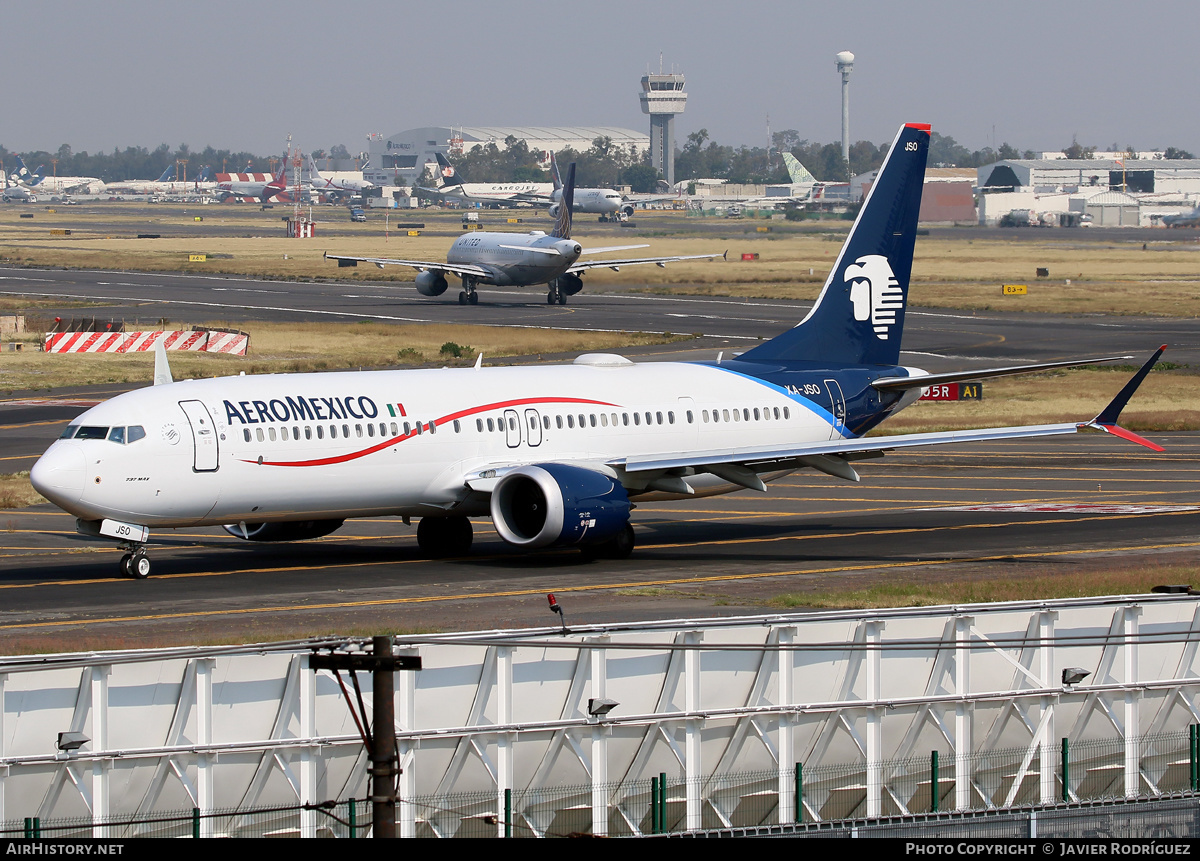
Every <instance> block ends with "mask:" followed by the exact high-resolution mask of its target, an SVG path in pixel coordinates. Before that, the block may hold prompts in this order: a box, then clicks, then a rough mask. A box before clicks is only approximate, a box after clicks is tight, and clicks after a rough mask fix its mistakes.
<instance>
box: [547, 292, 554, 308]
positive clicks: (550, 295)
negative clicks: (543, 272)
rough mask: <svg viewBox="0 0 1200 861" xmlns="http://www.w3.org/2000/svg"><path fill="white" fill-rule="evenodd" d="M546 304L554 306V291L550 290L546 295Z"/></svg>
mask: <svg viewBox="0 0 1200 861" xmlns="http://www.w3.org/2000/svg"><path fill="white" fill-rule="evenodd" d="M546 304H547V305H553V304H554V291H553V290H551V291H550V292H549V293H547V294H546Z"/></svg>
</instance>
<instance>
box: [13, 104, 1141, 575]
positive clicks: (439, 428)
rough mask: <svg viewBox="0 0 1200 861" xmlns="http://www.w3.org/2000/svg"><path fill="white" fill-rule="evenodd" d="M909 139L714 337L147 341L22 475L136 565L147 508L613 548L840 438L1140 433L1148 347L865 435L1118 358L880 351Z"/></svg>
mask: <svg viewBox="0 0 1200 861" xmlns="http://www.w3.org/2000/svg"><path fill="white" fill-rule="evenodd" d="M928 146H929V127H928V126H925V125H917V124H910V125H906V126H904V127H903V128H901V130H900V132H899V134H898V135H897V137H896V140H895V142H894V143H893V144H892V148H891V150H890V151H889V153H888V156H887V158H886V159H885V161H884V164H883V167H882V168H881V169H880V171H879V175H878V177H877V179H876V182H875V183H874V185H873V186H872V188H871V190H870V193H869V195H868V197H867V200H866V202H865V203H864V205H863V207H862V209H861V210H860V212H859V215H858V218H857V220H856V221H855V223H854V226H853V227H852V228H851V230H850V234H849V236H848V237H847V239H846V242H845V244H844V245H843V247H842V250H841V252H840V254H839V255H838V259H837V261H836V263H835V264H834V267H833V270H832V271H831V272H830V274H829V277H828V279H827V280H826V282H825V286H824V288H823V289H822V291H821V294H820V296H819V297H818V299H817V302H816V304H815V305H814V306H813V308H812V310H811V311H810V312H809V314H808V316H807V317H805V319H804V320H802V321H801V322H800V323H799V324H798V325H796V326H795V327H794V328H792V329H790V330H788V331H786V332H784V333H783V334H781V335H779V336H777V337H775V338H773V339H771V340H769V341H766V342H764V343H762V344H759V345H758V346H756V347H754V348H753V349H751V350H749V351H748V352H746V353H744V354H742V355H740V356H738V357H736V358H735V359H732V360H726V361H722V360H720V359H719V360H718V361H716V362H686V363H675V362H647V363H634V362H631V361H629V360H628V359H625V358H622V357H620V356H612V355H603V354H589V355H584V356H580V357H579V358H578V359H576V360H575V361H574V362H573V363H572V364H569V365H544V366H533V367H509V368H501V367H496V368H484V367H475V368H458V369H452V368H443V369H438V370H415V371H368V372H342V373H324V374H277V375H267V376H237V377H226V378H218V379H207V380H189V381H185V382H179V383H175V382H172V381H171V375H170V370H169V368H167V366H166V353H165V352H163V351H161V350H160V351H159V352H158V354H157V356H156V368H155V382H156V385H154V386H151V387H149V388H145V389H139V390H136V391H132V392H129V393H126V394H123V395H120V396H118V397H116V398H113V399H112V400H110V401H107V402H105V403H103V404H100V405H99V406H96V407H93V408H92V409H90V410H88V411H87V412H85V413H84V414H83V415H81V416H80V417H79V418H78V419H76V420H75V421H73V422H72V423H71V424H70V425H69V426H68V428H67V430H66V432H65V433H64V434H63V437H62V439H60V440H58V441H57V442H55V443H54V444H53V445H51V446H50V448H49V449H48V450H47V451H46V453H45V454H44V455H43V456H42V458H41V459H40V460H39V461H38V462H37V464H36V465H35V466H34V468H33V470H32V472H31V475H30V478H31V480H32V482H33V485H34V487H35V488H36V489H37V490H38V492H39V493H41V494H42V495H43V496H45V497H46V498H47V499H49V500H51V501H52V502H54V503H55V504H57V505H59V506H60V507H62V508H63V509H65V510H66V511H69V512H70V513H71V514H73V515H75V516H76V518H78V520H77V524H78V528H79V530H80V531H81V532H83V533H84V534H86V535H89V536H93V537H96V538H101V539H108V540H116V541H118V542H120V543H121V546H123V547H125V548H126V549H127V551H128V552H127V553H126V554H125V556H124V557H123V559H122V562H121V570H122V572H123V573H125V574H127V575H131V576H134V577H145V576H147V575H148V574H149V572H150V560H149V557H148V555H147V549H146V548H147V543H148V541H149V531H150V530H151V529H157V528H172V527H202V526H222V527H223V528H224V529H225V530H226V531H227V532H229V533H230V534H231V535H234V536H236V537H238V538H241V539H244V540H247V541H286V540H303V539H308V538H317V537H320V536H323V535H328V534H330V533H331V532H334V531H335V530H337V529H338V528H340V527H341V526H342V524H343V523H344V522H345V521H346V520H347V519H349V518H355V517H384V516H395V517H398V518H403V519H404V520H405V522H407V521H409V520H410V519H412V518H417V519H419V523H418V526H417V541H418V543H419V545H420V547H421V549H422V550H423V551H425V552H426V553H428V554H429V555H432V556H448V555H459V554H465V553H468V552H470V548H471V544H472V535H473V527H472V525H471V520H472V518H481V517H482V518H490V519H491V521H492V523H493V524H494V526H495V528H496V531H497V533H498V534H499V535H500V538H501V539H502V540H503V541H505V542H507V543H508V544H509V545H511V546H513V547H515V548H517V549H520V550H525V551H533V550H538V549H540V548H546V547H565V546H574V547H578V548H579V549H580V550H582V551H583V552H584V553H585V554H588V555H591V556H605V557H612V558H620V557H624V556H627V555H629V554H630V553H631V552H632V551H633V548H634V543H635V535H634V529H633V526H632V524H631V522H630V513H631V511H632V509H633V507H634V504H635V503H637V502H640V501H643V500H660V499H677V500H686V499H694V498H697V497H703V496H710V495H714V494H721V493H729V492H731V491H738V490H743V489H749V490H755V491H760V492H762V491H765V490H766V489H767V484H768V483H769V482H771V481H772V480H774V479H776V478H778V477H780V476H783V475H787V474H788V473H790V472H794V471H796V470H800V469H814V470H817V471H819V472H822V473H824V474H826V475H828V476H830V477H831V478H832V479H837V480H844V481H857V480H858V479H859V475H858V472H857V466H856V464H857V463H858V461H860V460H862V459H864V458H873V457H878V456H880V455H882V454H885V453H889V452H896V451H900V450H902V449H905V448H910V447H916V446H926V445H936V444H953V443H959V442H969V441H987V440H1000V439H1021V438H1031V437H1042V436H1054V435H1069V434H1074V433H1080V432H1099V433H1108V434H1111V435H1113V436H1115V437H1117V438H1120V439H1123V440H1126V441H1130V442H1134V443H1138V444H1141V445H1144V446H1147V447H1149V448H1152V449H1154V450H1157V451H1161V449H1160V448H1159V447H1158V446H1157V445H1155V444H1154V443H1152V442H1149V441H1148V440H1145V439H1142V438H1141V437H1140V436H1138V435H1137V434H1134V433H1132V432H1130V431H1128V430H1126V429H1124V428H1122V427H1120V425H1119V424H1118V419H1119V416H1120V413H1121V410H1122V409H1123V408H1124V407H1125V405H1126V404H1127V403H1128V402H1129V399H1130V398H1131V397H1133V395H1134V392H1135V391H1136V390H1137V388H1138V386H1139V385H1140V384H1141V382H1142V380H1143V379H1144V378H1145V377H1146V375H1147V374H1148V373H1149V372H1150V369H1151V368H1152V367H1153V365H1154V363H1155V361H1156V360H1157V358H1158V356H1159V355H1161V353H1162V348H1160V349H1159V350H1158V351H1157V352H1156V353H1154V355H1153V356H1151V357H1150V358H1149V359H1148V360H1147V361H1146V362H1145V364H1143V365H1142V367H1141V369H1140V370H1139V371H1138V372H1137V373H1136V374H1134V375H1133V377H1132V379H1130V380H1129V382H1128V383H1126V385H1125V386H1124V388H1122V389H1121V391H1120V392H1118V393H1117V394H1116V395H1115V397H1114V398H1113V399H1112V401H1111V402H1110V403H1109V404H1108V405H1107V406H1106V407H1105V408H1104V409H1103V410H1101V411H1100V412H1099V413H1098V414H1097V415H1096V416H1094V417H1093V418H1091V419H1088V420H1085V421H1078V422H1067V423H1061V424H1049V425H1032V426H1020V427H1006V428H989V429H983V430H975V431H959V432H953V433H918V434H903V435H899V436H870V437H868V436H867V433H868V431H870V430H872V429H873V428H875V427H877V426H878V425H880V424H881V423H882V422H884V421H886V420H887V419H888V418H889V417H890V416H892V415H894V414H895V413H897V412H898V411H900V410H902V409H903V408H904V407H906V406H908V405H909V404H911V403H913V402H914V401H916V400H917V399H918V398H919V397H920V395H921V391H922V389H924V388H927V387H931V386H939V385H948V384H950V383H962V382H966V381H969V380H978V379H984V378H989V377H998V376H1004V375H1008V374H1016V373H1022V372H1027V371H1040V370H1045V369H1048V368H1056V367H1070V366H1072V365H1080V364H1090V363H1093V362H1097V361H1107V360H1110V359H1116V358H1128V357H1123V356H1122V357H1105V358H1101V359H1097V358H1088V359H1081V360H1075V361H1062V362H1052V363H1046V364H1041V365H1033V366H1024V367H1001V368H991V369H987V370H973V371H956V372H949V373H939V374H928V373H926V372H924V371H922V370H920V369H918V368H911V367H906V366H903V365H901V364H899V360H900V340H901V335H902V333H903V329H904V315H905V305H906V301H907V295H908V284H909V274H910V271H911V268H912V255H913V247H914V243H915V239H916V226H917V213H918V211H919V209H920V202H921V187H922V182H923V179H924V172H925V163H926V158H927V153H928ZM564 209H565V211H566V212H567V213H568V217H569V211H570V210H569V208H565V207H564ZM556 241H558V240H556ZM566 241H568V242H569V240H566ZM548 247H549V243H545V244H543V243H540V241H539V242H534V243H532V244H530V245H529V246H526V248H527V249H528V248H542V249H543V250H545V249H546V248H548ZM530 253H531V254H533V255H535V256H536V255H538V254H540V253H542V252H537V251H530ZM480 392H486V393H487V395H486V398H481V397H480V395H479V393H480Z"/></svg>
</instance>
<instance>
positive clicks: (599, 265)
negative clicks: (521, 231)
mask: <svg viewBox="0 0 1200 861" xmlns="http://www.w3.org/2000/svg"><path fill="white" fill-rule="evenodd" d="M596 250H600V249H596ZM728 253H729V252H728V251H722V252H720V253H719V254H718V253H716V252H714V253H712V254H677V255H675V256H673V257H631V258H626V259H624V260H581V261H579V262H577V263H572V264H571V266H570V268H568V269H567V272H569V273H575V272H586V271H587V270H589V269H611V270H613V271H614V272H619V271H620V268H621V267H622V266H638V265H641V264H644V263H653V264H655V265H657V266H666V265H667V264H668V263H678V262H679V261H680V260H712V259H713V258H714V257H720V258H721V259H722V260H724V259H725V255H726V254H728Z"/></svg>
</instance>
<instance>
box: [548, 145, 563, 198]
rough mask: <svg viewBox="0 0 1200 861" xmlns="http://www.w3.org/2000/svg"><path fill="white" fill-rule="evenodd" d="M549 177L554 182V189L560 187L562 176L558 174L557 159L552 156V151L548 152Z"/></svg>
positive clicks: (556, 189)
mask: <svg viewBox="0 0 1200 861" xmlns="http://www.w3.org/2000/svg"><path fill="white" fill-rule="evenodd" d="M550 179H551V181H553V183H554V190H555V191H558V190H559V189H561V188H562V177H561V176H559V174H558V161H557V160H556V159H555V158H554V153H553V152H551V153H550Z"/></svg>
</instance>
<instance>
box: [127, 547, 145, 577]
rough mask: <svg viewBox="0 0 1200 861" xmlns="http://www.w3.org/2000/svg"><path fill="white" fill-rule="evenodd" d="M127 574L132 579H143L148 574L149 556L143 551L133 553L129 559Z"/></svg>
mask: <svg viewBox="0 0 1200 861" xmlns="http://www.w3.org/2000/svg"><path fill="white" fill-rule="evenodd" d="M129 576H130V577H132V578H133V579H134V580H145V579H146V578H147V577H149V576H150V557H149V556H147V555H146V554H145V553H142V552H140V551H139V552H137V553H134V554H133V555H132V556H131V557H130V560H129Z"/></svg>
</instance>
